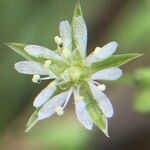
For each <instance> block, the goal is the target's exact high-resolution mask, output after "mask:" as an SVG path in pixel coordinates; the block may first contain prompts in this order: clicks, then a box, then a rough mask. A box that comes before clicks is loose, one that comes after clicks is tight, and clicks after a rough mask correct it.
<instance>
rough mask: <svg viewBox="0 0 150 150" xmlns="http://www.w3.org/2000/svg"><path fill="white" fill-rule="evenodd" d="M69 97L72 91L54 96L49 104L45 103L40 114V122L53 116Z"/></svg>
mask: <svg viewBox="0 0 150 150" xmlns="http://www.w3.org/2000/svg"><path fill="white" fill-rule="evenodd" d="M68 95H70V90H68V91H66V92H63V93H60V94H58V95H56V96H54V97H53V98H51V99H50V100H49V101H48V102H47V103H45V104H44V105H43V106H42V108H41V109H40V111H39V113H38V118H39V120H42V119H46V118H48V117H50V116H52V115H53V114H54V113H55V109H56V108H57V107H58V106H62V105H63V104H64V103H65V101H66V100H67V98H68ZM69 98H70V97H69Z"/></svg>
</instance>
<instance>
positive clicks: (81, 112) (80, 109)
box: [74, 92, 93, 130]
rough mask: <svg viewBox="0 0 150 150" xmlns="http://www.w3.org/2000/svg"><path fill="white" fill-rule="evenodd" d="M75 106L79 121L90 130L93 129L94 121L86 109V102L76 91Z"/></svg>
mask: <svg viewBox="0 0 150 150" xmlns="http://www.w3.org/2000/svg"><path fill="white" fill-rule="evenodd" d="M74 99H75V108H76V115H77V118H78V121H79V122H80V123H81V124H82V125H83V126H84V127H85V128H86V129H88V130H92V128H93V122H92V120H91V118H90V116H89V113H88V111H87V110H86V104H85V103H84V101H83V99H81V96H79V94H78V93H77V92H74Z"/></svg>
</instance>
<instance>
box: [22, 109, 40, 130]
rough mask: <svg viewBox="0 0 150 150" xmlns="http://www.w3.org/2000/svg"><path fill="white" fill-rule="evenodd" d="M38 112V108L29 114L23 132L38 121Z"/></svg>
mask: <svg viewBox="0 0 150 150" xmlns="http://www.w3.org/2000/svg"><path fill="white" fill-rule="evenodd" d="M38 112H39V109H37V110H35V111H34V112H33V114H32V115H31V116H30V118H29V120H28V122H27V124H26V126H27V128H26V130H25V132H28V131H29V130H30V129H31V128H32V127H33V126H34V125H35V124H36V123H37V122H38Z"/></svg>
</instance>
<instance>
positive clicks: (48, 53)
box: [24, 45, 62, 60]
mask: <svg viewBox="0 0 150 150" xmlns="http://www.w3.org/2000/svg"><path fill="white" fill-rule="evenodd" d="M24 49H25V51H26V52H27V53H28V54H30V55H31V56H34V57H41V58H46V59H57V60H62V57H61V56H59V55H58V54H56V53H55V52H54V51H52V50H49V49H48V48H45V47H42V46H38V45H27V46H26V47H25V48H24Z"/></svg>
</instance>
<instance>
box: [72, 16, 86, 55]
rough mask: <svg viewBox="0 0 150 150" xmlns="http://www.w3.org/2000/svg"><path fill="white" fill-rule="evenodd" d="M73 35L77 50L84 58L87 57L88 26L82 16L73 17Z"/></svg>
mask: <svg viewBox="0 0 150 150" xmlns="http://www.w3.org/2000/svg"><path fill="white" fill-rule="evenodd" d="M73 36H74V41H75V45H76V48H77V50H78V51H79V53H80V55H81V57H82V58H85V57H86V48H87V28H86V24H85V21H84V19H83V17H82V16H79V17H74V19H73Z"/></svg>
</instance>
